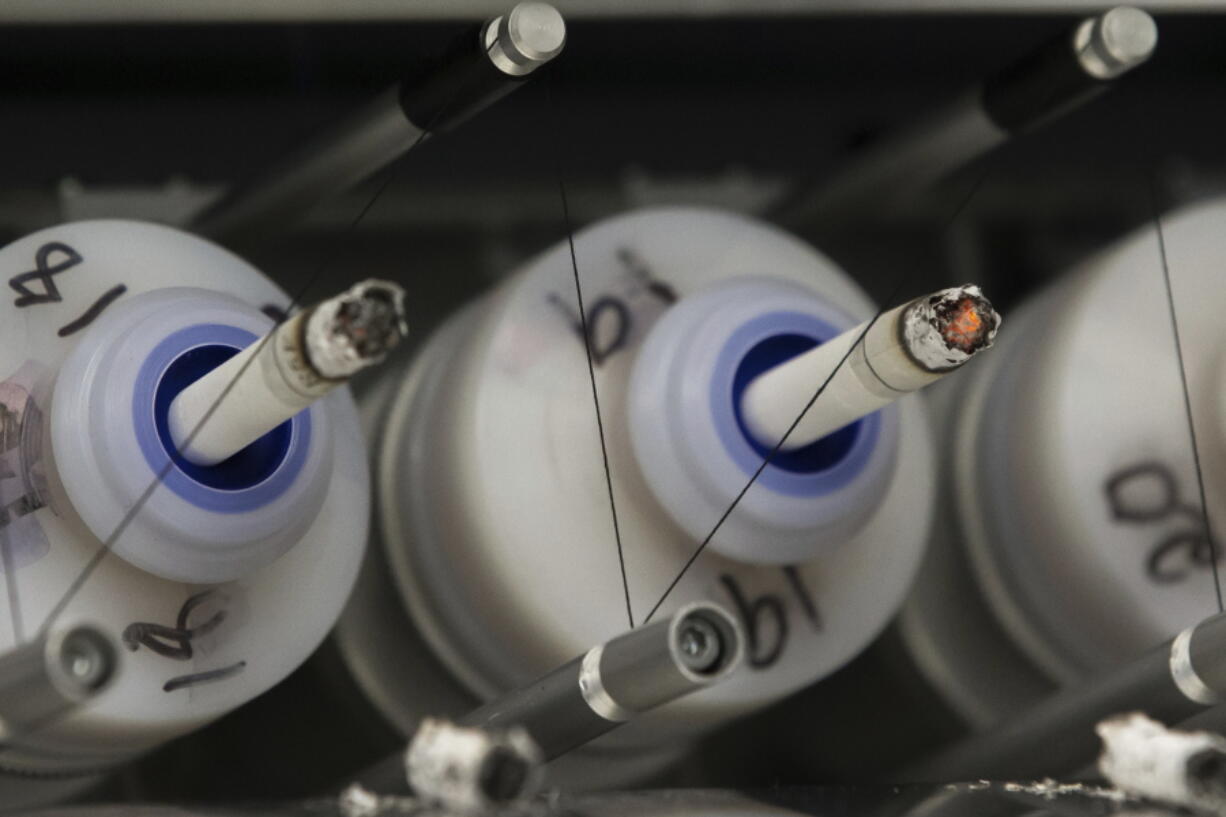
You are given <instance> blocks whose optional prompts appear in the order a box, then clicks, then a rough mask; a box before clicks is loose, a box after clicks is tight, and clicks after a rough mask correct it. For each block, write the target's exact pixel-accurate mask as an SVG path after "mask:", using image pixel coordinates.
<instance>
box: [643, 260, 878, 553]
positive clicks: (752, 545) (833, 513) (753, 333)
mask: <svg viewBox="0 0 1226 817" xmlns="http://www.w3.org/2000/svg"><path fill="white" fill-rule="evenodd" d="M856 323H857V321H855V320H854V319H852V318H851V317H849V316H848V315H846V314H845V313H843V312H841V311H840V310H838V309H837V308H835V307H833V306H832V305H830V303H828V302H826V301H823V300H822V299H820V298H819V297H817V296H816V295H815V294H814V293H813V291H812V290H810V289H807V288H805V287H803V286H800V285H798V284H794V283H791V282H790V281H782V280H772V279H769V278H741V279H732V280H729V281H724V282H721V283H719V284H716V285H714V286H712V287H710V288H708V289H706V290H701V291H699V292H697V293H695V294H693V295H689V296H688V297H686V298H685V299H684V300H682V301H681V302H680V303H678V304H677V305H676V306H675V307H673V308H672V309H671V310H669V311H668V313H667V314H665V315H664V317H663V318H661V319H660V321H659V322H658V323H656V325H655V326H654V327H653V328H652V331H651V334H649V335H648V337H647V339H646V340H645V341H644V342H643V347H642V349H641V351H640V352H639V355H638V358H637V360H636V362H635V368H634V373H633V375H632V376H631V380H630V390H629V406H630V433H631V440H632V441H633V443H634V452H635V455H636V457H637V460H638V463H639V465H640V466H641V467H642V469H643V473H644V475H645V477H646V478H647V482H648V484H649V485H650V486H651V489H652V491H653V492H654V493H655V495H656V498H657V499H658V500H659V502H660V505H661V507H663V508H664V509H665V510H666V511H667V512H668V514H669V516H671V517H672V518H673V519H674V520H675V521H676V522H677V524H678V525H680V526H681V527H682V528H683V529H684V530H685V531H686V532H687V533H689V534H690V536H692V537H693V538H694V540H695V541H698V542H701V541H702V540H703V539H704V538H705V537H706V535H707V534H708V532H710V531H711V529H712V527H713V526H714V525H715V523H716V521H717V520H718V519H719V518H720V516H721V515H722V514H723V512H724V511H725V509H727V508H728V507H729V506H730V505H731V504H732V502H733V500H735V499H736V498H737V496H738V494H740V492H741V491H742V490H743V489H744V487H745V485H746V484H747V483H748V482H749V480H750V479H751V478H753V477H754V475H755V473H756V472H757V471H758V469H759V467H760V466H761V464H762V461H763V459H764V458H765V457H766V456H767V455H769V454H770V453H771V448H772V447H773V446H766V445H763V444H761V443H759V442H758V441H757V440H755V439H754V437H753V436H752V435H751V434H750V433H749V430H748V429H747V428H746V425H745V421H744V418H743V417H742V415H741V411H742V408H741V406H742V401H741V397H742V396H743V394H744V390H745V388H746V387H747V386H748V385H749V383H750V382H751V381H752V380H753V379H754V378H755V377H757V376H758V375H759V374H761V373H762V372H764V371H767V370H768V369H770V368H772V367H774V366H776V365H778V364H779V363H782V362H783V361H785V360H787V359H789V358H791V357H794V356H796V355H798V354H801V353H803V352H805V351H808V349H810V348H812V347H813V346H816V345H817V344H819V343H821V342H822V341H826V340H829V339H831V338H833V337H835V336H837V335H839V334H841V333H842V332H843V331H845V330H846V329H848V328H850V327H851V326H854V325H855V324H856ZM820 385H821V384H820V383H814V384H813V386H812V391H814V392H816V390H817V388H818V387H819V386H820ZM820 399H821V398H820V397H819V398H818V400H820ZM805 402H807V398H806V401H802V402H800V403H799V404H798V405H796V406H795V407H793V408H792V411H794V412H795V413H796V414H799V413H800V411H801V410H802V409H803V408H804V406H805ZM814 406H815V407H816V408H818V409H820V407H819V406H817V404H816V403H815V404H814ZM897 444H898V415H897V409H896V408H895V407H893V406H889V407H887V408H885V409H884V410H882V411H880V412H876V413H874V414H871V415H869V416H867V417H865V418H863V419H862V420H860V421H857V422H855V423H853V424H851V425H850V426H848V427H846V428H844V429H841V430H840V431H837V432H835V433H833V434H831V435H828V436H827V437H825V438H823V439H821V440H818V441H817V442H816V443H813V444H811V445H808V446H804V447H802V448H799V449H796V450H794V451H787V452H783V451H780V452H777V453H775V455H774V456H773V457H772V458H771V462H770V464H769V465H767V466H766V468H765V469H763V470H762V472H761V473H760V474H758V475H757V478H756V480H755V487H756V490H755V489H754V488H751V489H750V490H749V491H747V492H746V493H745V495H744V496H743V497H741V499H740V501H739V502H738V503H737V507H736V512H735V513H734V514H730V515H729V516H728V518H727V519H726V520H725V521H724V523H723V524H722V525H721V526H720V528H719V530H718V531H717V532H716V534H715V536H714V537H713V538H712V539H711V542H710V547H711V548H712V549H713V550H715V551H716V552H719V553H722V554H723V555H725V556H728V557H730V558H733V559H738V560H740V561H744V562H750V563H755V564H794V563H796V562H802V561H806V560H808V559H811V558H813V557H814V556H817V555H819V554H820V553H822V552H824V551H828V550H830V549H831V548H833V547H836V546H838V545H840V544H842V543H843V542H844V541H846V540H847V539H848V538H849V537H850V536H852V535H853V534H854V533H855V532H856V531H857V530H858V529H859V528H860V526H862V525H863V524H864V522H865V520H866V519H867V518H868V516H869V515H870V514H871V513H872V512H873V511H874V510H875V509H876V508H877V505H878V503H879V502H880V499H881V495H882V493H883V491H884V490H885V489H886V487H887V486H888V484H889V482H890V480H891V478H892V477H893V473H894V464H895V452H896V449H897Z"/></svg>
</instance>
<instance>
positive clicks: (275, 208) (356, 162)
mask: <svg viewBox="0 0 1226 817" xmlns="http://www.w3.org/2000/svg"><path fill="white" fill-rule="evenodd" d="M422 138H424V137H423V129H422V128H420V127H418V126H417V125H415V124H414V123H413V122H411V121H409V119H408V118H407V117H406V116H405V115H404V111H403V110H401V108H400V89H399V87H393V88H389V89H388V90H386V91H385V92H383V93H382V94H380V95H379V96H378V97H376V98H375V99H373V100H372V101H370V102H369V103H367V104H366V105H364V106H363V107H362V108H361V109H360V110H358V111H356V112H355V113H354V114H353V115H352V116H350V117H349V118H347V119H346V120H344V121H343V122H341V123H339V124H338V125H336V126H335V127H333V128H332V129H331V130H328V131H326V132H325V133H323V134H321V135H320V136H318V137H317V138H315V139H313V140H311V141H309V142H308V143H307V144H305V145H304V146H303V147H301V148H300V149H298V150H296V151H294V152H292V153H291V154H290V155H288V156H286V157H285V158H284V159H282V160H281V161H279V162H276V163H275V164H273V165H272V166H271V167H270V168H269V169H268V170H267V171H265V172H264V173H261V174H260V175H258V176H257V177H255V178H253V179H251V180H250V181H249V182H247V183H245V184H242V185H241V186H239V187H237V188H236V189H235V190H233V191H232V192H230V193H228V194H226V195H225V196H223V197H222V198H221V200H220V201H218V202H217V203H216V204H213V205H211V206H210V207H208V208H207V209H206V210H205V211H204V212H203V213H201V214H199V215H198V216H196V218H195V219H194V220H193V222H192V224H191V225H190V227H191V229H192V230H193V231H194V232H197V233H200V234H201V235H205V236H209V237H210V238H214V239H216V240H219V241H223V242H226V243H231V244H235V243H242V242H244V241H247V240H250V239H252V238H255V237H258V236H259V235H260V234H262V233H265V232H267V231H269V230H275V229H278V228H281V227H283V226H285V225H286V224H287V223H290V222H292V221H293V220H294V219H295V218H297V217H299V216H301V215H303V214H305V213H306V212H307V211H308V210H310V209H311V208H312V207H313V206H314V205H315V204H316V203H317V202H319V201H320V200H321V199H323V198H325V197H327V196H329V195H331V194H334V193H338V192H340V191H342V190H346V189H348V188H349V187H352V186H353V185H355V184H357V183H358V182H360V181H362V180H363V179H365V178H367V177H368V176H370V175H371V174H373V173H374V172H375V171H377V170H378V169H379V168H381V167H383V166H385V165H387V164H389V163H390V162H392V161H393V160H395V159H396V157H397V156H400V155H401V154H402V153H404V152H405V151H407V150H408V149H409V148H411V147H413V145H414V144H416V143H417V141H418V140H420V139H422Z"/></svg>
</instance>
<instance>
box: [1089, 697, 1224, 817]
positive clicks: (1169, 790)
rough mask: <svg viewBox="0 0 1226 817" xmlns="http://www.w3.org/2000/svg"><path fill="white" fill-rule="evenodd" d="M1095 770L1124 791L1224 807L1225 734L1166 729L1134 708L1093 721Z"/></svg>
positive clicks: (1211, 809)
mask: <svg viewBox="0 0 1226 817" xmlns="http://www.w3.org/2000/svg"><path fill="white" fill-rule="evenodd" d="M1095 731H1096V732H1097V733H1098V736H1099V737H1100V738H1102V741H1103V753H1102V755H1100V756H1099V759H1098V770H1099V771H1100V772H1102V774H1103V776H1104V777H1105V778H1107V779H1108V780H1109V781H1111V782H1112V783H1113V784H1115V785H1116V786H1117V787H1119V788H1120V789H1121V790H1123V791H1126V792H1128V793H1129V794H1133V795H1137V796H1139V797H1146V798H1149V799H1152V800H1159V801H1161V802H1164V803H1172V804H1175V805H1179V806H1185V807H1187V808H1192V809H1197V810H1202V811H1205V812H1207V813H1211V814H1222V813H1223V811H1226V739H1224V738H1222V736H1221V735H1216V734H1213V733H1211V732H1200V731H1197V732H1186V731H1182V730H1179V729H1168V728H1167V727H1166V726H1164V725H1162V724H1161V723H1159V722H1158V721H1156V720H1153V719H1152V718H1149V717H1146V716H1145V715H1144V714H1142V713H1140V712H1132V713H1129V714H1125V715H1117V716H1115V717H1112V718H1108V719H1107V720H1105V721H1103V722H1101V723H1099V724H1098V726H1097V727H1095Z"/></svg>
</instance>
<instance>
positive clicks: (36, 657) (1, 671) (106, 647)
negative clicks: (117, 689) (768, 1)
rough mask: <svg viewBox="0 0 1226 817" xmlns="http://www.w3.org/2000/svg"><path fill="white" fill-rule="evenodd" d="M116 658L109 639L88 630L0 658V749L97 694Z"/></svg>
mask: <svg viewBox="0 0 1226 817" xmlns="http://www.w3.org/2000/svg"><path fill="white" fill-rule="evenodd" d="M118 655H119V654H118V651H117V650H116V649H115V645H114V642H112V640H111V639H110V638H108V637H107V636H106V635H104V634H103V633H102V632H101V631H100V630H97V629H95V628H93V627H88V626H78V627H73V628H70V629H67V630H57V631H53V632H50V633H45V634H43V635H41V636H39V637H38V638H36V639H34V640H32V641H28V642H26V643H25V644H22V645H21V646H20V647H17V648H15V649H13V650H10V651H9V652H7V653H4V654H3V655H0V745H3V744H4V743H6V742H8V741H10V740H12V739H13V738H16V737H19V736H21V735H24V734H28V733H30V732H33V731H35V730H37V729H38V728H40V727H41V726H43V725H45V724H47V723H50V722H51V721H53V720H55V719H56V718H59V717H61V716H63V715H65V714H67V713H68V712H69V711H71V710H72V709H73V708H75V707H77V706H78V705H80V704H81V703H82V702H84V701H87V700H89V699H90V698H92V697H93V696H94V695H96V694H98V693H99V692H101V691H102V690H103V689H104V688H105V687H106V686H107V684H108V683H110V680H111V678H112V677H114V674H115V668H116V665H117V663H118V660H119V659H118Z"/></svg>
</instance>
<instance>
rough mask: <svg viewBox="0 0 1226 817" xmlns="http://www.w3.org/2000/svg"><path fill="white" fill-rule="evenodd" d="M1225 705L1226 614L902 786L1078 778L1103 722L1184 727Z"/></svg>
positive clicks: (974, 742)
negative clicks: (1133, 719)
mask: <svg viewBox="0 0 1226 817" xmlns="http://www.w3.org/2000/svg"><path fill="white" fill-rule="evenodd" d="M1221 700H1226V614H1221V613H1219V614H1217V615H1215V616H1212V617H1210V618H1208V619H1206V620H1204V621H1202V622H1200V623H1199V624H1197V625H1195V626H1193V627H1190V628H1188V629H1187V630H1185V631H1184V632H1183V633H1181V634H1180V635H1178V636H1176V637H1175V638H1174V639H1172V640H1171V641H1169V642H1167V643H1166V644H1164V645H1163V646H1161V647H1159V648H1157V649H1156V650H1153V651H1152V652H1150V653H1148V654H1146V655H1145V656H1143V657H1141V658H1139V659H1137V660H1136V661H1133V662H1132V663H1130V664H1127V665H1126V666H1123V667H1121V668H1119V669H1117V670H1115V671H1114V672H1111V673H1109V674H1107V675H1105V676H1103V677H1101V678H1099V679H1096V680H1094V681H1090V682H1088V683H1086V684H1085V685H1083V686H1080V687H1077V688H1075V689H1070V690H1068V691H1066V692H1061V693H1058V694H1056V695H1054V696H1052V697H1051V698H1049V699H1048V700H1046V701H1044V702H1042V703H1040V704H1039V705H1037V706H1035V707H1032V708H1031V709H1029V710H1027V711H1025V712H1023V713H1021V714H1020V715H1019V716H1018V717H1017V718H1015V719H1013V720H1010V721H1008V722H1006V723H1004V724H1001V725H999V726H997V727H995V728H993V729H991V730H990V731H988V732H985V733H984V734H982V735H977V736H974V737H971V738H968V739H967V740H964V741H962V742H960V743H957V744H955V745H954V746H952V747H951V748H950V749H948V750H946V751H944V752H942V753H939V754H937V755H936V756H935V757H932V758H930V759H929V760H927V761H925V762H923V763H921V764H917V765H915V766H913V767H911V768H910V769H907V770H905V771H904V773H903V774H902V775H901V779H902V780H904V781H907V782H950V781H965V780H977V779H984V778H986V779H1003V778H1016V779H1023V778H1039V777H1044V776H1058V775H1062V774H1070V773H1075V772H1079V771H1081V770H1083V769H1085V768H1087V767H1089V766H1090V765H1091V764H1092V763H1093V762H1094V759H1095V758H1096V757H1097V755H1098V750H1099V739H1098V736H1097V734H1096V732H1095V726H1097V724H1098V723H1099V722H1100V721H1102V720H1103V719H1104V718H1108V717H1111V716H1113V715H1117V714H1119V713H1121V712H1132V711H1136V710H1140V711H1144V712H1145V713H1147V714H1148V715H1150V716H1151V717H1153V718H1156V719H1158V720H1161V721H1163V722H1164V723H1181V722H1183V721H1185V720H1187V719H1188V718H1191V717H1192V716H1194V715H1196V714H1198V713H1199V712H1201V711H1203V710H1204V709H1206V708H1207V707H1209V706H1212V705H1214V704H1215V703H1217V702H1218V701H1221Z"/></svg>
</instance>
